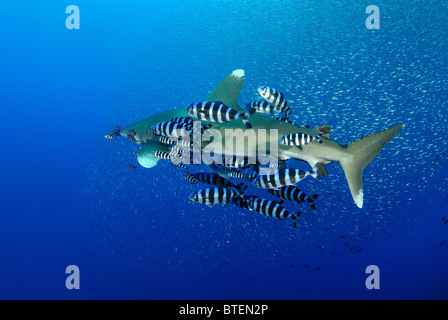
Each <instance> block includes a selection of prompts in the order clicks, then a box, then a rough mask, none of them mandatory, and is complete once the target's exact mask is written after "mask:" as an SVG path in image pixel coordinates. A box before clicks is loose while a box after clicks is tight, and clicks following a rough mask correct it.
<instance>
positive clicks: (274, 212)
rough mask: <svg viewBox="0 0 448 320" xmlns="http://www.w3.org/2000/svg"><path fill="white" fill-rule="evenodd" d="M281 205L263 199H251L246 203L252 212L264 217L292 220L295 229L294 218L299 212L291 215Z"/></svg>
mask: <svg viewBox="0 0 448 320" xmlns="http://www.w3.org/2000/svg"><path fill="white" fill-rule="evenodd" d="M281 204H282V202H277V201H273V200H268V199H263V198H256V199H252V200H251V201H249V203H248V205H249V207H251V208H252V209H253V211H256V212H258V213H261V214H262V215H264V216H268V217H273V218H276V219H279V220H280V219H284V218H291V219H292V220H293V224H294V228H296V227H297V224H296V217H298V216H299V215H300V214H301V212H298V213H296V214H291V213H290V212H289V211H288V210H286V209H285V208H284V207H283V206H282V205H281Z"/></svg>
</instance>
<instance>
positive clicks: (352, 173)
mask: <svg viewBox="0 0 448 320" xmlns="http://www.w3.org/2000/svg"><path fill="white" fill-rule="evenodd" d="M403 128H404V124H400V125H397V126H395V127H392V128H389V129H385V130H382V131H378V132H376V133H373V134H371V135H368V136H366V137H364V138H361V139H358V140H355V141H353V142H352V143H350V144H348V145H347V150H346V151H347V157H345V158H344V159H341V160H340V161H339V162H340V164H341V166H342V169H343V170H344V173H345V177H346V179H347V182H348V186H349V188H350V192H351V194H352V197H353V200H354V201H355V203H356V205H357V206H358V207H359V208H362V205H363V196H364V191H363V186H362V171H363V170H364V168H365V167H366V166H367V165H368V164H369V163H370V162H372V160H373V159H374V158H375V157H376V156H377V155H378V154H379V153H380V152H381V150H383V148H384V146H385V145H386V144H387V143H388V142H389V141H390V140H392V138H393V137H395V136H396V135H397V134H398V133H399V132H400V131H401V129H403Z"/></svg>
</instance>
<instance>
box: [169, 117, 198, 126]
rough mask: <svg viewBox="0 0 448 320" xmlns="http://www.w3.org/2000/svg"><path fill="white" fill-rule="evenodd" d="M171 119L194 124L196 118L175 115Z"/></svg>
mask: <svg viewBox="0 0 448 320" xmlns="http://www.w3.org/2000/svg"><path fill="white" fill-rule="evenodd" d="M170 121H174V122H177V123H186V124H190V125H193V122H194V120H193V119H191V118H190V117H174V118H173V119H171V120H170Z"/></svg>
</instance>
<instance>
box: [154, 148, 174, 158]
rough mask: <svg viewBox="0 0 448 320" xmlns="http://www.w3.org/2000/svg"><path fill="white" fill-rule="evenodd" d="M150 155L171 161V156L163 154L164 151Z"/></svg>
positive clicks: (166, 153)
mask: <svg viewBox="0 0 448 320" xmlns="http://www.w3.org/2000/svg"><path fill="white" fill-rule="evenodd" d="M152 155H153V156H154V157H156V158H159V159H164V160H170V159H171V154H170V153H169V152H165V151H158V150H157V151H153V153H152Z"/></svg>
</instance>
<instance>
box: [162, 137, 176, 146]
mask: <svg viewBox="0 0 448 320" xmlns="http://www.w3.org/2000/svg"><path fill="white" fill-rule="evenodd" d="M159 141H160V142H161V143H163V144H167V145H174V144H176V143H177V141H176V140H171V138H170V137H167V136H160V137H159Z"/></svg>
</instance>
